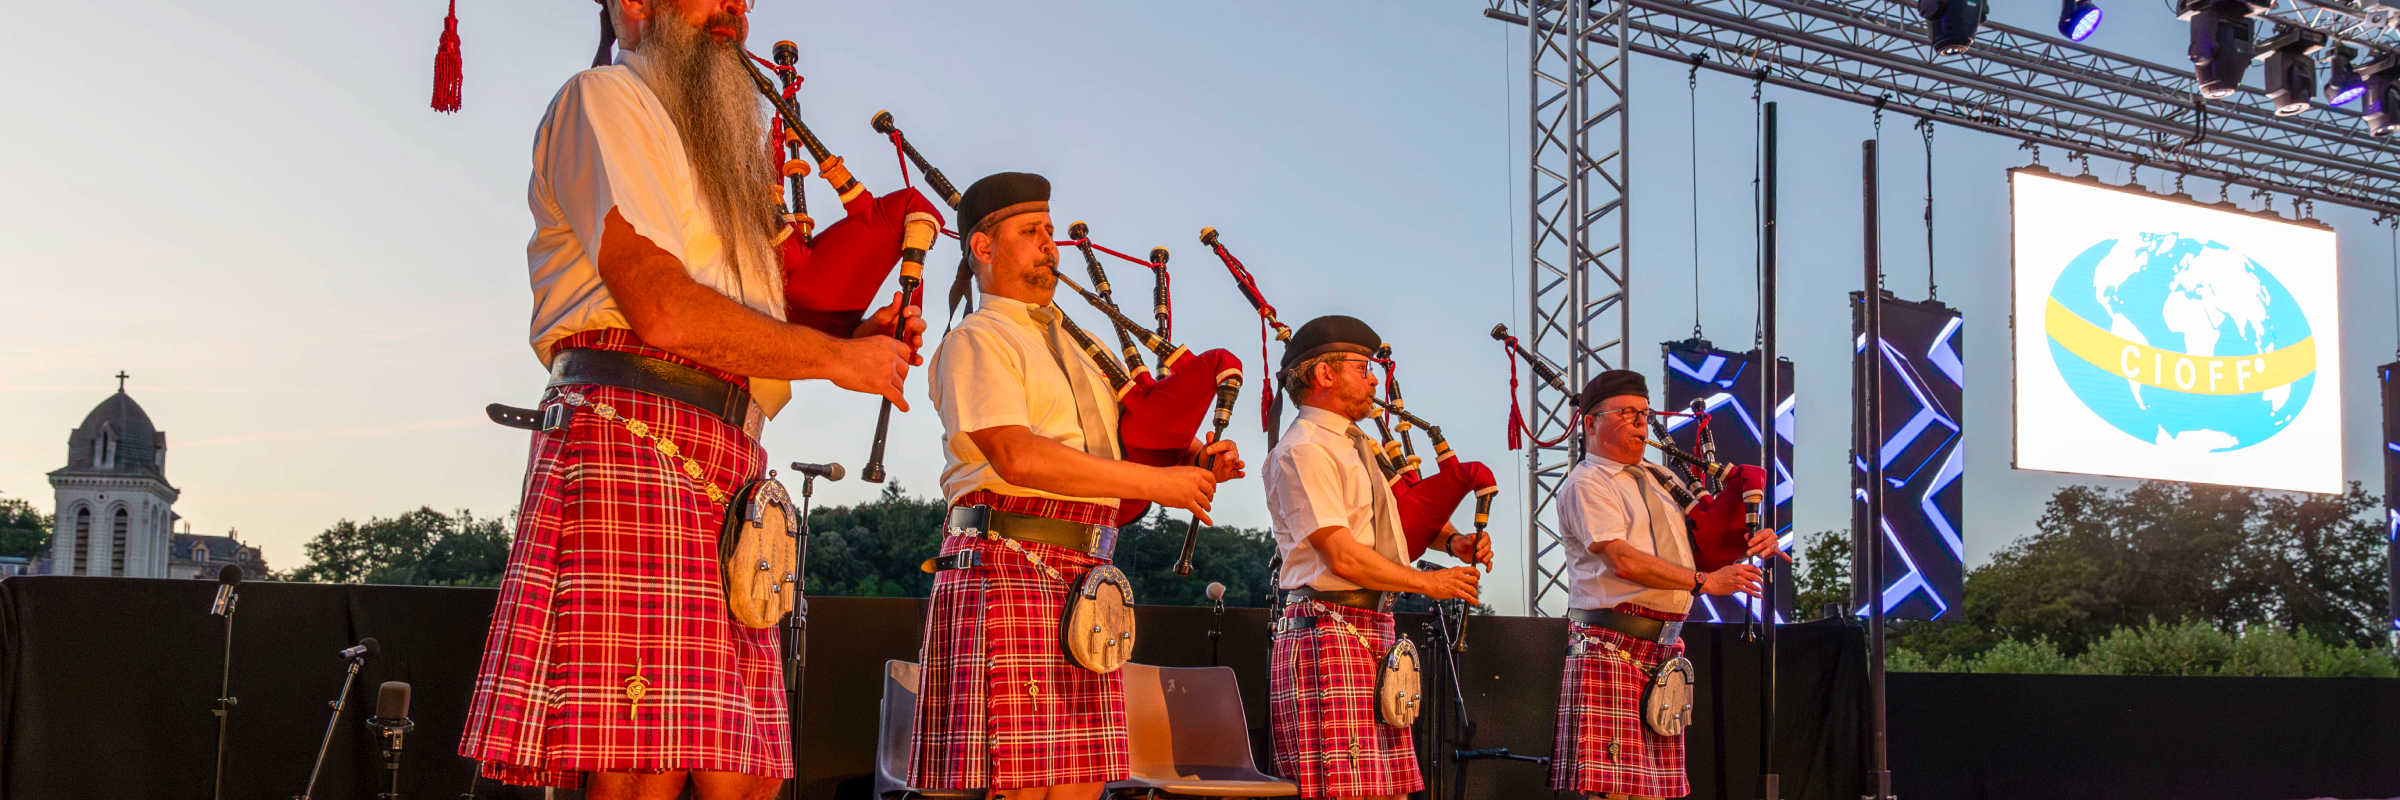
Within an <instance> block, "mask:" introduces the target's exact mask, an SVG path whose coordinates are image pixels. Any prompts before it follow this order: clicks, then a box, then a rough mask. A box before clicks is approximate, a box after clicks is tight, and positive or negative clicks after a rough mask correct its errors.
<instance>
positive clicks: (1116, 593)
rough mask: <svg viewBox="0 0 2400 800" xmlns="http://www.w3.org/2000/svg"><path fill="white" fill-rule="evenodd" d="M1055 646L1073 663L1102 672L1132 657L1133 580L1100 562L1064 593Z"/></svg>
mask: <svg viewBox="0 0 2400 800" xmlns="http://www.w3.org/2000/svg"><path fill="white" fill-rule="evenodd" d="M1058 649H1059V651H1060V652H1062V653H1064V654H1065V655H1066V657H1067V660H1068V661H1071V662H1074V664H1075V666H1078V667H1082V668H1084V669H1088V670H1091V671H1093V672H1097V673H1100V674H1102V675H1106V674H1108V673H1111V672H1115V671H1117V668H1118V667H1122V666H1125V662H1126V661H1129V660H1132V659H1133V581H1132V580H1131V579H1129V578H1126V577H1125V571H1124V570H1121V569H1117V568H1116V567H1115V566H1113V565H1109V564H1102V565H1099V566H1096V567H1093V568H1091V570H1090V571H1088V572H1085V573H1083V580H1080V581H1077V582H1076V583H1075V585H1074V586H1072V587H1070V589H1069V591H1068V592H1067V604H1066V609H1065V611H1064V613H1062V614H1061V615H1060V616H1059V620H1058Z"/></svg>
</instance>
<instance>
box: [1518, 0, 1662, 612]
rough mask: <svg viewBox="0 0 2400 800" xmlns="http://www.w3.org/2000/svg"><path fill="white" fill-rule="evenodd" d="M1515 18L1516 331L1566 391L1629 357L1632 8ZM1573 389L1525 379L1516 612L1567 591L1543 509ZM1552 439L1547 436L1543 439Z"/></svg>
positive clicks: (1562, 462) (1557, 10)
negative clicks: (1519, 219)
mask: <svg viewBox="0 0 2400 800" xmlns="http://www.w3.org/2000/svg"><path fill="white" fill-rule="evenodd" d="M1511 5H1512V6H1514V7H1515V8H1517V9H1518V11H1519V12H1520V13H1521V14H1522V17H1523V18H1524V19H1527V20H1529V21H1530V24H1528V25H1526V26H1525V31H1526V44H1527V46H1526V48H1525V51H1526V54H1527V71H1528V72H1529V73H1530V79H1529V80H1528V81H1527V82H1526V91H1527V92H1528V97H1527V100H1526V108H1527V111H1528V115H1529V119H1528V125H1527V131H1528V133H1529V134H1530V135H1531V138H1532V144H1531V147H1529V148H1528V150H1527V152H1528V153H1529V154H1530V159H1529V162H1528V163H1530V164H1531V166H1532V180H1531V181H1530V182H1529V183H1528V185H1527V189H1528V192H1529V195H1528V203H1527V208H1529V209H1530V210H1531V211H1532V214H1531V218H1532V226H1531V230H1530V232H1529V237H1530V238H1529V242H1528V245H1529V246H1528V248H1527V252H1528V253H1529V257H1530V259H1531V267H1532V268H1531V269H1530V270H1528V273H1527V284H1528V285H1527V287H1526V288H1527V290H1528V294H1527V297H1528V316H1527V319H1526V332H1525V334H1524V335H1523V336H1522V337H1520V338H1521V339H1522V341H1523V342H1524V344H1525V346H1526V347H1527V348H1528V349H1529V350H1531V351H1532V352H1533V353H1534V354H1536V355H1538V356H1541V357H1543V358H1546V359H1548V360H1549V361H1551V362H1552V363H1553V364H1557V365H1559V367H1560V368H1561V369H1560V372H1561V373H1563V374H1564V375H1566V378H1567V388H1568V390H1569V391H1573V390H1574V389H1575V388H1576V387H1580V386H1582V385H1583V382H1584V381H1585V380H1587V379H1588V378H1590V377H1591V376H1592V375H1596V374H1599V373H1600V372H1602V371H1606V370H1609V369H1614V368H1617V367H1620V366H1624V365H1625V364H1627V363H1629V356H1630V355H1631V351H1630V350H1629V349H1628V347H1629V343H1630V342H1631V341H1632V338H1631V335H1632V320H1631V319H1630V318H1629V317H1628V316H1627V315H1626V308H1625V299H1626V297H1627V296H1628V292H1629V291H1630V286H1629V281H1628V278H1629V277H1630V274H1629V273H1630V270H1629V268H1628V267H1629V265H1628V263H1627V259H1626V255H1627V244H1628V242H1629V240H1630V238H1631V236H1632V233H1633V224H1632V220H1631V218H1630V217H1628V216H1627V214H1626V210H1627V206H1626V203H1625V201H1626V178H1627V175H1628V170H1627V168H1626V158H1627V150H1628V147H1627V145H1628V144H1630V143H1631V141H1632V137H1631V132H1632V129H1631V127H1630V125H1629V122H1628V120H1629V119H1630V117H1629V115H1628V114H1627V108H1626V78H1627V76H1628V74H1629V69H1628V68H1629V66H1630V63H1631V56H1632V55H1633V53H1632V52H1631V51H1629V50H1628V49H1627V47H1626V45H1625V42H1626V41H1628V36H1627V34H1628V32H1629V30H1628V28H1627V27H1626V25H1627V22H1628V20H1629V14H1630V12H1631V11H1632V6H1630V5H1628V4H1627V2H1626V1H1625V0H1600V2H1584V1H1583V0H1570V1H1569V2H1559V0H1526V1H1525V2H1516V3H1511ZM1574 405H1575V404H1574V398H1573V397H1572V396H1571V395H1566V396H1562V395H1561V394H1560V393H1558V392H1556V391H1553V390H1550V389H1549V388H1548V387H1547V386H1545V385H1544V384H1543V383H1542V382H1541V381H1534V382H1533V394H1532V408H1531V410H1530V412H1529V413H1528V415H1527V416H1528V419H1527V420H1526V425H1527V426H1528V427H1530V428H1531V429H1532V433H1533V437H1532V438H1533V439H1534V440H1535V441H1533V442H1531V443H1529V445H1530V447H1529V448H1528V450H1527V455H1526V461H1525V465H1526V472H1527V475H1528V476H1529V478H1530V480H1529V481H1528V482H1527V494H1528V496H1527V501H1528V502H1527V503H1526V508H1527V509H1528V510H1529V511H1530V513H1529V514H1528V515H1527V520H1528V524H1527V525H1526V543H1525V544H1526V553H1527V554H1528V555H1527V559H1526V561H1527V564H1526V574H1525V578H1526V582H1525V610H1526V613H1528V614H1533V615H1543V614H1547V613H1549V612H1548V610H1547V609H1544V608H1543V607H1542V604H1543V601H1544V600H1545V599H1555V600H1557V605H1558V606H1559V607H1560V608H1561V609H1564V607H1565V601H1566V560H1567V554H1566V551H1565V549H1564V548H1565V546H1566V545H1565V544H1563V541H1562V539H1561V536H1560V533H1559V531H1558V529H1557V526H1556V524H1555V523H1554V520H1555V519H1556V516H1557V515H1556V514H1554V513H1552V511H1551V504H1552V502H1553V501H1554V500H1555V499H1556V498H1557V497H1558V489H1559V487H1560V485H1561V484H1562V483H1563V482H1564V481H1565V480H1566V477H1567V471H1568V470H1569V469H1572V468H1574V466H1575V459H1576V458H1577V457H1578V456H1577V453H1578V451H1579V450H1580V447H1579V446H1578V443H1577V442H1576V441H1575V439H1576V438H1577V437H1576V436H1575V435H1574V431H1573V426H1574V417H1575V413H1574ZM1553 439H1555V440H1557V442H1556V444H1553V445H1548V446H1545V445H1543V444H1542V442H1543V441H1548V440H1553Z"/></svg>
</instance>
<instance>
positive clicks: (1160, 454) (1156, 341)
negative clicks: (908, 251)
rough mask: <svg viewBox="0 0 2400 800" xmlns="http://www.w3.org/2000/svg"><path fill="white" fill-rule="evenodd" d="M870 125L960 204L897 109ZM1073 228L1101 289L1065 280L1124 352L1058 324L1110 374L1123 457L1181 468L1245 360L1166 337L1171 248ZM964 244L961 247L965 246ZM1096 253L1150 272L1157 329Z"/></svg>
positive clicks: (1121, 521) (1183, 568) (1225, 401)
mask: <svg viewBox="0 0 2400 800" xmlns="http://www.w3.org/2000/svg"><path fill="white" fill-rule="evenodd" d="M872 125H873V127H874V129H875V130H876V132H878V133H882V134H884V135H886V136H889V137H891V139H892V144H893V145H894V146H895V147H897V148H898V149H899V150H900V152H901V154H902V155H904V156H905V157H907V159H908V160H909V161H910V162H912V163H914V164H915V165H916V167H917V171H918V172H920V173H923V174H924V175H925V182H926V183H928V184H931V185H932V186H933V187H934V190H935V191H936V192H938V193H940V194H941V195H942V198H943V199H944V200H945V201H946V202H948V203H950V205H951V207H952V208H956V207H957V204H958V201H959V194H958V192H957V191H956V190H954V189H952V188H951V187H950V182H949V180H948V179H947V178H944V177H943V176H942V173H941V170H938V169H935V168H934V166H933V164H932V163H931V162H929V161H927V160H926V158H925V156H924V154H923V153H920V152H919V151H918V150H917V148H916V146H915V145H913V144H910V143H909V141H908V137H907V135H906V134H904V133H902V132H901V130H900V128H899V125H898V124H897V123H896V122H895V120H894V119H893V117H892V113H891V112H889V111H878V112H876V113H875V117H874V119H873V120H872ZM1067 231H1068V235H1069V236H1071V237H1073V238H1072V239H1070V240H1068V241H1063V242H1058V243H1057V244H1059V245H1065V246H1073V247H1075V248H1076V249H1077V250H1078V251H1080V252H1081V253H1082V254H1083V256H1084V266H1085V269H1086V271H1087V272H1088V273H1089V274H1090V276H1091V278H1092V282H1093V283H1094V284H1095V285H1097V286H1098V287H1100V291H1099V292H1094V291H1092V290H1089V289H1085V288H1084V287H1083V286H1082V285H1081V284H1078V283H1076V282H1075V280H1074V279H1073V278H1070V277H1068V276H1067V275H1066V274H1065V273H1063V272H1062V273H1059V274H1058V277H1059V280H1060V282H1061V283H1064V284H1066V285H1067V286H1068V287H1069V288H1071V289H1073V290H1074V291H1075V293H1076V294H1078V295H1081V296H1082V297H1083V299H1084V301H1085V302H1087V303H1090V304H1091V305H1092V307H1093V308H1096V309H1098V310H1099V311H1100V312H1101V313H1102V314H1104V315H1106V316H1107V317H1108V319H1109V324H1110V325H1111V326H1112V327H1114V328H1115V329H1116V333H1117V337H1118V342H1119V343H1120V344H1121V345H1122V349H1121V350H1119V351H1118V352H1117V353H1114V354H1112V353H1110V352H1109V350H1108V349H1107V347H1106V346H1104V345H1102V344H1101V343H1100V342H1099V341H1098V340H1096V339H1094V338H1092V335H1091V334H1090V333H1089V332H1087V331H1085V330H1083V329H1082V328H1081V327H1080V326H1077V325H1076V324H1075V323H1074V321H1073V320H1069V319H1067V318H1065V316H1064V315H1061V317H1060V319H1061V322H1062V325H1063V326H1064V327H1065V328H1066V331H1067V334H1068V335H1069V336H1071V337H1073V338H1074V340H1075V344H1076V347H1077V348H1079V349H1081V350H1082V351H1083V354H1084V356H1085V357H1086V358H1089V359H1091V361H1092V364H1093V365H1094V366H1096V367H1098V368H1099V369H1100V373H1101V374H1102V375H1104V376H1106V377H1107V379H1108V382H1109V386H1110V388H1111V389H1112V390H1113V391H1114V393H1115V395H1116V398H1117V405H1118V409H1119V413H1118V417H1117V419H1118V424H1117V437H1118V443H1119V444H1120V445H1122V447H1123V450H1124V455H1125V460H1126V461H1130V462H1133V463H1136V464H1142V465H1145V466H1153V467H1172V466H1183V465H1185V464H1186V458H1185V455H1186V453H1187V452H1188V451H1189V449H1190V447H1191V443H1192V439H1193V438H1194V437H1196V436H1198V435H1199V432H1200V423H1201V422H1202V421H1203V420H1204V419H1207V418H1208V417H1209V416H1210V411H1211V408H1212V407H1213V408H1214V413H1215V419H1216V425H1215V429H1214V431H1212V432H1211V433H1210V434H1209V441H1211V442H1214V441H1216V440H1217V439H1220V438H1223V435H1224V432H1225V426H1226V423H1227V422H1228V421H1229V420H1231V419H1232V413H1233V404H1234V402H1235V400H1236V399H1237V398H1238V397H1239V396H1240V394H1241V388H1242V362H1241V359H1239V358H1236V357H1235V356H1234V355H1233V353H1231V352H1228V351H1226V350H1223V349H1215V350H1208V351H1204V352H1200V353H1194V352H1192V351H1191V350H1190V349H1189V348H1186V347H1183V346H1181V345H1177V344H1175V343H1173V342H1172V341H1169V339H1168V334H1169V332H1171V331H1172V330H1173V324H1172V319H1171V314H1172V311H1171V308H1172V307H1171V305H1170V303H1169V301H1168V297H1167V273H1166V260H1167V250H1166V248H1163V247H1161V248H1155V249H1152V250H1151V251H1150V260H1148V261H1143V260H1142V259H1139V258H1135V257H1133V256H1128V255H1125V254H1123V253H1120V252H1117V251H1115V250H1110V249H1108V248H1106V247H1101V246H1100V245H1097V244H1094V243H1093V242H1092V240H1091V226H1089V225H1087V224H1085V223H1082V222H1076V223H1074V224H1072V225H1070V226H1068V229H1067ZM954 235H956V236H959V237H960V238H961V239H962V240H963V239H964V237H966V236H968V235H970V232H966V231H961V232H959V233H957V234H954ZM961 244H962V246H963V245H964V242H963V241H962V242H961ZM1095 253H1107V254H1109V255H1112V256H1115V257H1118V258H1122V259H1125V260H1127V261H1131V262H1134V263H1137V264H1141V265H1144V266H1146V267H1148V268H1150V270H1151V271H1152V273H1153V275H1154V276H1155V278H1156V281H1157V288H1156V290H1155V291H1154V293H1153V296H1152V301H1153V302H1152V306H1153V309H1152V310H1153V313H1154V315H1155V317H1156V319H1157V320H1158V327H1157V330H1155V331H1153V330H1151V329H1149V328H1146V327H1144V326H1142V325H1141V324H1140V323H1137V322H1134V321H1133V320H1132V319H1131V318H1129V317H1127V316H1126V315H1125V314H1124V312H1122V311H1120V310H1119V309H1118V308H1117V305H1116V303H1115V300H1114V297H1113V294H1112V293H1111V290H1110V289H1109V283H1108V278H1107V272H1106V271H1105V270H1104V269H1102V267H1101V265H1100V260H1099V257H1098V256H1097V255H1095ZM1144 348H1147V349H1148V350H1150V352H1151V353H1152V354H1154V355H1155V356H1156V357H1157V359H1158V365H1157V366H1156V368H1155V369H1153V368H1151V367H1149V366H1148V365H1147V364H1145V363H1144V362H1143V360H1142V357H1141V350H1142V349H1144ZM1149 510H1150V502H1149V501H1147V500H1124V501H1122V502H1120V503H1119V504H1118V506H1117V517H1116V524H1117V525H1118V526H1120V527H1122V526H1124V525H1128V524H1131V523H1132V522H1133V521H1134V520H1137V519H1140V518H1141V517H1142V516H1143V515H1144V514H1146V513H1148V512H1149ZM1198 534H1199V527H1198V526H1197V525H1190V526H1186V528H1185V532H1184V543H1183V555H1182V557H1181V559H1180V560H1179V561H1178V562H1177V564H1176V567H1175V572H1176V574H1179V575H1185V574H1190V573H1191V560H1192V551H1193V548H1194V546H1195V545H1196V543H1197V541H1198V540H1197V536H1198Z"/></svg>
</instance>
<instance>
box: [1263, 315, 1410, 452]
mask: <svg viewBox="0 0 2400 800" xmlns="http://www.w3.org/2000/svg"><path fill="white" fill-rule="evenodd" d="M1381 347H1383V337H1382V336H1381V335H1378V334H1376V333H1375V328H1374V327H1372V326H1370V325H1368V324H1367V323H1365V322H1362V321H1360V320H1359V319H1358V318H1357V317H1349V316H1343V315H1341V314H1328V315H1325V316H1322V317H1318V318H1316V319H1312V320H1309V321H1308V324H1306V325H1302V326H1300V327H1299V329H1298V330H1295V331H1293V332H1292V338H1291V339H1290V340H1287V341H1285V342H1284V343H1283V362H1282V366H1281V368H1279V369H1277V370H1276V371H1275V380H1274V381H1273V382H1271V383H1269V384H1268V385H1267V392H1268V393H1269V395H1270V396H1271V399H1270V400H1269V401H1268V403H1267V417H1268V420H1269V421H1268V423H1267V446H1268V447H1274V446H1275V440H1276V439H1278V438H1280V437H1281V433H1282V431H1280V430H1278V429H1279V428H1282V427H1283V392H1282V391H1281V390H1282V387H1283V383H1284V381H1285V380H1287V379H1289V378H1290V377H1291V375H1292V371H1293V370H1295V369H1298V368H1299V367H1300V365H1301V364H1302V363H1305V362H1307V361H1308V360H1309V359H1312V358H1316V357H1318V356H1322V355H1327V354H1330V353H1355V354H1357V355H1362V356H1367V357H1370V358H1372V357H1374V355H1375V351H1376V350H1377V349H1378V348H1381Z"/></svg>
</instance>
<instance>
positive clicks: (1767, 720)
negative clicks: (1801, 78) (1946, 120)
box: [1758, 103, 1783, 800]
mask: <svg viewBox="0 0 2400 800" xmlns="http://www.w3.org/2000/svg"><path fill="white" fill-rule="evenodd" d="M1762 124H1763V125H1764V128H1763V129H1762V130H1760V131H1759V149H1760V154H1759V161H1760V162H1761V163H1762V164H1763V165H1764V166H1763V167H1762V168H1761V170H1760V171H1761V172H1762V173H1763V174H1762V175H1761V176H1760V184H1759V185H1760V189H1759V232H1758V235H1759V263H1758V271H1759V286H1760V288H1759V301H1758V302H1759V316H1760V321H1759V349H1758V363H1759V369H1760V372H1759V373H1758V385H1759V403H1758V408H1759V409H1760V411H1759V416H1760V418H1761V421H1760V423H1759V437H1758V438H1759V461H1760V465H1759V466H1760V468H1762V469H1765V470H1766V472H1767V487H1766V488H1767V494H1766V498H1765V500H1763V501H1761V502H1760V503H1759V508H1758V518H1759V520H1760V521H1761V522H1764V523H1766V528H1767V530H1768V531H1770V532H1773V531H1781V530H1783V526H1782V525H1781V523H1780V521H1779V520H1777V519H1776V518H1775V462H1776V458H1775V449H1776V445H1778V444H1779V443H1780V438H1781V437H1780V435H1779V434H1778V433H1777V431H1776V424H1775V421H1776V408H1777V404H1778V403H1779V401H1781V400H1782V398H1783V386H1782V383H1781V374H1780V373H1781V372H1782V369H1780V367H1781V362H1778V361H1776V360H1775V277H1776V276H1775V269H1776V263H1775V104H1774V103H1768V104H1767V107H1766V115H1765V118H1764V120H1763V123H1762ZM1779 544H1780V543H1779ZM1775 568H1776V564H1775V559H1774V557H1772V556H1770V557H1768V558H1767V568H1766V570H1765V576H1764V577H1765V579H1766V580H1765V584H1766V586H1765V588H1766V597H1765V598H1763V600H1764V602H1762V603H1760V610H1759V617H1760V621H1761V622H1764V623H1766V626H1767V643H1766V647H1765V648H1763V649H1762V650H1761V651H1760V653H1759V658H1760V660H1762V661H1764V662H1766V663H1765V666H1764V667H1763V668H1762V669H1761V672H1762V673H1764V675H1765V677H1766V685H1765V687H1764V688H1763V689H1762V690H1760V692H1759V695H1758V704H1759V719H1760V725H1759V735H1758V772H1759V776H1758V782H1759V797H1761V798H1764V800H1783V776H1782V775H1780V774H1778V773H1777V772H1776V770H1775V726H1776V719H1777V718H1776V708H1775V692H1776V690H1777V689H1776V687H1777V683H1778V681H1777V680H1776V673H1775V670H1776V663H1775V656H1776V653H1775V641H1776V630H1775V629H1776V627H1777V623H1779V622H1781V621H1782V609H1781V608H1780V607H1779V604H1778V603H1777V602H1776V594H1775Z"/></svg>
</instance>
